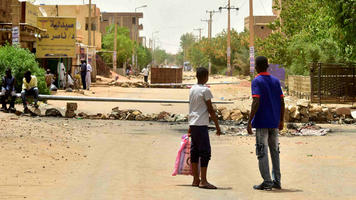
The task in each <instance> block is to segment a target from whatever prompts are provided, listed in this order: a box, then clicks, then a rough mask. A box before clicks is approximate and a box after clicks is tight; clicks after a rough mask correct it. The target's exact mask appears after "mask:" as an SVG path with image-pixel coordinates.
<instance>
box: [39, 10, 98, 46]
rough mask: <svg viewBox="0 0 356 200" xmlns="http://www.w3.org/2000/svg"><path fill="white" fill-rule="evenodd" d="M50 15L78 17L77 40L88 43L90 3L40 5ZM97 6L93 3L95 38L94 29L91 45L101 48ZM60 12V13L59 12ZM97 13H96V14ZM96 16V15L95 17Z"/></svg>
mask: <svg viewBox="0 0 356 200" xmlns="http://www.w3.org/2000/svg"><path fill="white" fill-rule="evenodd" d="M39 7H41V8H43V9H44V10H45V12H46V13H47V15H48V16H62V17H76V18H77V41H78V42H79V43H83V44H85V45H88V30H87V28H88V17H89V5H58V6H57V5H40V6H39ZM94 8H95V5H94V4H92V14H91V15H92V24H93V26H95V28H96V30H95V38H94V31H92V32H91V34H92V37H91V38H92V40H91V45H92V46H93V45H94V44H95V46H96V49H97V50H99V49H101V32H100V9H99V8H98V7H96V9H94ZM57 12H58V13H57ZM94 14H96V15H94ZM94 16H96V17H95V18H94Z"/></svg>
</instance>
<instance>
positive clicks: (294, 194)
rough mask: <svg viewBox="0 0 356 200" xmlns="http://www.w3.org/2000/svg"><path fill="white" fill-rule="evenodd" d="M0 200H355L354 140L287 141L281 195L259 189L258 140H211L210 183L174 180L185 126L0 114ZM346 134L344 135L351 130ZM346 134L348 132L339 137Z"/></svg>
mask: <svg viewBox="0 0 356 200" xmlns="http://www.w3.org/2000/svg"><path fill="white" fill-rule="evenodd" d="M0 123H1V126H0V127H1V128H0V131H1V134H0V137H1V140H0V147H1V152H0V159H1V160H2V163H1V165H0V171H1V174H0V199H24V198H26V199H34V200H38V199H51V200H56V199H58V200H59V199H61V200H62V199H73V200H81V199H83V200H88V199H93V200H94V199H95V200H98V199H100V200H101V199H103V200H104V199H214V200H215V199H355V198H356V190H355V188H356V182H355V181H354V180H356V173H355V170H356V164H355V163H356V134H354V131H355V130H354V129H353V128H354V127H352V126H333V128H334V129H338V130H339V131H338V132H336V133H332V134H331V135H329V136H325V137H281V140H280V142H281V168H282V184H283V187H284V190H281V191H272V192H266V191H254V190H252V185H254V184H257V183H259V182H260V181H261V178H260V176H259V173H258V167H257V159H256V156H255V152H254V151H255V146H254V144H255V141H254V137H236V136H228V135H226V136H221V137H217V136H214V135H211V143H212V151H213V152H212V160H211V163H210V166H209V178H210V180H211V182H212V183H214V184H216V185H217V186H219V187H220V189H219V190H217V191H207V190H202V189H198V188H192V187H190V186H189V184H190V183H191V180H192V178H191V177H187V176H177V177H172V176H171V173H172V170H173V166H174V160H175V156H176V153H177V150H178V148H179V145H180V137H181V135H182V134H184V133H185V132H186V129H187V125H186V124H170V123H158V122H134V121H131V122H129V121H110V120H107V121H103V120H77V119H69V120H66V119H56V118H29V117H21V118H18V117H15V116H14V115H8V114H2V113H1V114H0ZM345 127H346V128H345ZM340 131H343V132H340Z"/></svg>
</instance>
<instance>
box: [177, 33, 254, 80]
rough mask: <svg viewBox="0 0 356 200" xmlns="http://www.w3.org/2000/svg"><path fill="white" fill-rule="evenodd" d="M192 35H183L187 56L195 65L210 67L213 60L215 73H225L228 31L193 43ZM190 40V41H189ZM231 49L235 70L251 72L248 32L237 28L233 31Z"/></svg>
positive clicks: (182, 39) (243, 72)
mask: <svg viewBox="0 0 356 200" xmlns="http://www.w3.org/2000/svg"><path fill="white" fill-rule="evenodd" d="M187 38H192V35H190V36H189V37H188V34H184V35H183V36H182V37H181V47H183V46H184V45H182V44H189V45H185V48H186V49H185V51H186V58H187V59H188V60H189V61H190V62H191V64H192V66H193V67H195V68H196V67H200V66H204V67H208V63H209V60H211V62H212V72H213V73H225V71H226V60H227V57H226V40H227V33H226V31H223V32H221V33H219V34H218V35H217V36H216V37H214V38H212V39H211V40H209V39H207V38H203V39H202V40H200V41H195V42H194V43H193V44H192V43H191V42H192V40H188V39H187ZM187 41H189V42H187ZM231 47H232V48H231V51H232V57H231V59H232V65H233V67H234V69H235V70H234V71H235V72H236V73H240V74H248V73H249V50H248V33H247V32H242V33H238V32H237V31H236V30H232V31H231Z"/></svg>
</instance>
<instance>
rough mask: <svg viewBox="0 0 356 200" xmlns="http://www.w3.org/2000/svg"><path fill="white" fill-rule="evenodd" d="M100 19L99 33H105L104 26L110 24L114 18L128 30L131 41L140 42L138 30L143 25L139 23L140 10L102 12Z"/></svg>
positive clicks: (141, 15)
mask: <svg viewBox="0 0 356 200" xmlns="http://www.w3.org/2000/svg"><path fill="white" fill-rule="evenodd" d="M101 15H102V20H101V26H100V29H101V33H102V34H105V33H106V27H108V26H110V25H111V24H113V23H114V20H115V21H116V22H117V23H118V25H119V26H121V27H126V28H128V29H129V31H130V38H131V40H133V41H136V42H139V43H140V44H142V41H143V40H142V37H140V35H139V31H140V30H143V25H142V24H140V19H141V18H143V13H142V12H137V13H135V12H131V13H130V12H128V13H124V12H122V13H121V12H115V13H112V12H110V13H109V12H103V13H102V14H101Z"/></svg>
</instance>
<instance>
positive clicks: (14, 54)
mask: <svg viewBox="0 0 356 200" xmlns="http://www.w3.org/2000/svg"><path fill="white" fill-rule="evenodd" d="M7 68H11V70H12V75H13V76H14V77H15V78H16V86H15V88H16V91H18V92H20V91H21V90H22V79H23V76H24V73H25V72H26V71H27V70H30V71H31V72H32V74H33V75H35V76H36V77H37V81H38V83H37V85H38V89H39V91H40V93H41V94H49V90H48V88H47V84H46V81H45V70H44V69H42V68H40V67H39V66H38V63H37V62H36V57H35V55H34V54H33V53H31V52H30V51H29V50H28V49H22V48H18V47H13V46H10V45H5V46H2V47H0V75H1V77H3V76H4V75H5V71H6V69H7Z"/></svg>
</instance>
